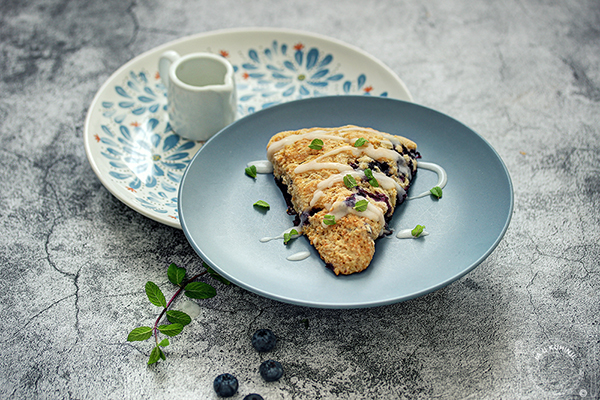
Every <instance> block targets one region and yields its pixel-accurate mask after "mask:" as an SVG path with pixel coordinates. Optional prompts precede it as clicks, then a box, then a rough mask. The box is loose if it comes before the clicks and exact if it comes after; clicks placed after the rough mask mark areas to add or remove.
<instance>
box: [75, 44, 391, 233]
mask: <svg viewBox="0 0 600 400" xmlns="http://www.w3.org/2000/svg"><path fill="white" fill-rule="evenodd" d="M302 39H306V38H301V40H299V41H297V42H293V43H291V42H285V41H280V40H272V41H271V42H266V43H260V44H257V45H256V46H252V47H250V48H246V49H236V48H220V49H212V48H207V49H198V50H197V51H209V52H213V53H217V54H220V55H221V56H223V57H225V58H226V59H228V60H229V61H230V62H231V63H232V65H233V68H234V71H235V79H236V86H237V93H238V117H243V116H245V115H248V114H251V113H253V112H255V111H258V110H261V109H264V108H267V107H271V106H273V105H276V104H280V103H283V102H287V101H291V100H297V99H302V98H307V97H316V96H325V95H336V94H352V95H358V94H361V95H367V96H368V95H373V94H375V93H377V95H378V96H384V97H385V96H387V95H388V93H387V91H385V90H379V91H377V92H376V91H375V90H376V88H375V87H374V86H373V85H371V84H369V83H368V71H356V70H354V71H353V72H352V74H353V75H350V73H349V72H347V69H344V66H342V65H341V63H340V62H338V60H336V56H335V54H332V53H331V52H327V51H324V50H322V49H320V48H319V47H318V46H316V45H309V46H305V44H304V43H303V42H302ZM144 67H146V68H137V69H136V68H131V69H129V70H126V71H124V72H123V73H121V76H122V78H120V79H119V80H116V79H114V78H113V80H112V81H110V84H109V85H108V87H107V88H106V89H105V90H104V92H102V94H101V95H100V97H99V98H98V99H97V101H96V103H95V104H97V106H96V107H97V108H96V109H95V110H92V111H93V112H96V113H97V112H99V113H100V116H99V123H96V125H97V126H94V127H93V128H94V129H93V132H89V134H90V135H91V139H86V140H88V143H86V145H87V146H97V147H98V148H94V149H93V150H89V151H93V152H96V153H99V154H100V158H101V160H96V161H97V162H98V163H102V164H103V166H102V169H107V171H103V173H102V175H104V176H102V177H101V179H103V183H104V184H105V186H107V184H108V185H110V186H113V188H112V189H111V191H112V192H113V193H115V191H117V190H120V191H121V192H120V195H117V197H119V198H120V199H121V200H123V197H125V196H128V197H129V198H128V199H127V200H130V201H125V200H124V201H125V202H126V203H127V204H128V205H129V206H131V207H132V208H134V209H137V210H138V211H140V212H142V213H143V214H145V215H146V216H149V217H150V218H153V219H155V220H157V221H160V222H163V223H166V224H168V225H171V226H174V227H180V225H179V221H178V218H179V216H178V207H177V195H178V191H179V183H180V181H181V178H182V176H183V172H184V170H185V168H186V167H187V166H188V164H189V163H190V161H191V160H192V157H193V156H194V155H195V154H196V152H197V151H198V150H199V149H200V147H202V144H203V143H202V142H193V141H189V140H186V139H182V138H180V137H179V136H178V135H177V134H176V133H175V132H174V131H173V130H172V129H171V126H170V125H169V122H168V116H167V112H166V108H167V99H166V88H165V86H164V85H163V83H162V81H161V79H160V76H159V74H158V72H157V70H158V68H157V66H154V65H144ZM149 69H151V70H149ZM98 168H100V167H98ZM97 174H99V173H98V172H97ZM99 175H100V174H99ZM107 180H110V182H107ZM115 186H116V187H118V189H115V188H114V187H115ZM107 187H108V186H107ZM123 193H125V194H123Z"/></svg>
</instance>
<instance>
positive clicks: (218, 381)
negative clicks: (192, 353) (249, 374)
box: [213, 374, 238, 397]
mask: <svg viewBox="0 0 600 400" xmlns="http://www.w3.org/2000/svg"><path fill="white" fill-rule="evenodd" d="M213 387H214V388H215V392H217V395H218V396H221V397H231V396H233V395H234V394H235V393H236V392H237V390H238V380H237V378H236V377H235V376H233V375H231V374H221V375H219V376H217V377H216V378H215V381H214V382H213Z"/></svg>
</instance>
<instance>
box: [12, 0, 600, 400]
mask: <svg viewBox="0 0 600 400" xmlns="http://www.w3.org/2000/svg"><path fill="white" fill-rule="evenodd" d="M0 15H1V17H0V183H1V190H0V199H1V200H0V215H1V223H0V248H1V250H0V257H1V258H0V260H1V269H0V288H1V291H0V304H1V306H0V307H1V313H2V314H1V315H2V322H1V324H0V342H1V343H2V345H1V347H0V348H1V353H0V354H1V356H0V397H1V398H28V399H30V398H49V399H87V398H103V399H120V398H127V399H129V398H132V399H140V398H148V399H150V398H153V399H167V398H175V397H176V396H177V397H178V398H181V399H188V398H190V399H191V398H194V399H211V398H216V395H215V394H214V392H213V390H212V380H213V379H214V377H215V376H216V375H217V374H219V373H222V372H231V373H233V374H235V375H236V376H237V377H238V378H239V380H240V391H239V394H238V395H237V396H236V397H235V398H236V399H242V398H243V396H244V395H246V394H248V393H250V392H258V393H261V394H262V395H263V396H264V397H265V399H360V398H364V399H383V398H385V399H392V398H393V399H428V398H435V399H500V398H502V399H521V398H522V399H544V398H547V399H590V398H596V399H597V398H599V396H600V395H599V390H600V367H599V362H598V358H599V355H600V346H599V343H598V341H599V327H598V324H599V317H598V314H599V292H600V277H599V271H600V265H599V258H600V245H599V239H600V212H599V207H600V199H599V195H600V68H599V65H600V3H599V2H598V1H597V0H572V1H536V0H508V1H502V2H500V1H497V2H493V1H470V0H434V1H427V2H422V1H416V0H404V1H373V2H367V1H358V0H357V1H333V0H319V1H317V0H311V1H297V2H286V1H263V0H257V1H252V2H242V1H233V0H226V1H213V0H210V1H209V0H203V1H194V2H191V1H183V0H181V1H177V0H174V1H171V0H170V1H157V0H153V1H115V0H104V1H96V2H92V1H87V2H84V1H81V2H80V1H68V0H62V1H61V0H47V1H42V0H38V1H19V0H2V1H0ZM251 26H270V27H285V28H295V29H301V30H305V31H311V32H316V33H320V34H324V35H327V36H330V37H333V38H336V39H339V40H342V41H344V42H347V43H351V44H354V45H356V46H358V47H360V48H362V49H364V50H366V51H368V52H369V53H371V54H372V55H374V56H375V57H377V58H379V59H380V60H382V61H383V62H384V63H385V64H387V65H388V66H389V67H390V68H391V69H392V70H394V71H395V72H396V73H397V74H398V75H399V76H400V77H401V78H402V79H403V80H404V82H406V84H407V86H408V87H409V89H410V91H411V93H412V94H413V96H414V98H415V102H417V103H420V104H423V105H425V106H427V107H431V108H434V109H436V110H439V111H441V112H444V113H447V114H449V115H451V116H453V117H454V118H456V119H458V120H460V121H461V122H463V123H465V124H466V125H468V126H469V127H471V128H472V129H474V130H475V131H476V132H478V133H480V134H481V135H482V136H483V137H485V138H486V139H487V140H488V141H489V142H490V143H491V144H492V145H493V146H494V147H495V149H496V150H497V151H498V153H499V154H500V155H501V157H502V158H503V160H504V161H505V163H506V165H507V167H508V169H509V171H510V173H511V176H512V179H513V184H514V190H515V211H514V216H513V219H512V222H511V225H510V227H509V229H508V232H507V233H506V236H505V237H504V239H503V241H502V242H501V243H500V245H499V247H498V248H497V249H496V250H495V251H494V252H493V253H492V255H491V256H490V257H489V258H488V259H487V260H486V261H485V262H483V263H482V264H481V265H480V266H479V267H478V268H477V269H475V270H474V271H473V272H471V273H470V274H468V275H467V276H466V277H464V278H463V279H461V280H459V281H457V282H455V283H453V284H451V285H449V286H448V287H446V288H444V289H442V290H439V291H437V292H434V293H432V294H429V295H427V296H424V297H422V298H419V299H415V300H412V301H408V302H405V303H401V304H396V305H392V306H387V307H381V308H375V309H365V310H346V311H336V310H320V309H310V308H302V307H296V306H291V305H286V304H281V303H278V302H275V301H271V300H267V299H264V298H261V297H259V296H257V295H254V294H252V293H249V292H247V291H245V290H243V289H240V288H238V287H233V286H230V287H225V286H217V289H218V291H219V293H218V295H217V296H216V297H215V298H213V299H210V300H206V301H199V304H201V307H202V312H201V314H200V316H199V317H198V318H197V319H195V320H194V321H193V322H192V324H191V325H190V326H189V327H188V328H186V330H185V331H184V333H182V334H181V335H180V336H178V337H176V338H174V339H173V340H172V344H171V346H170V347H168V348H167V353H168V358H167V361H166V362H161V363H159V364H158V365H155V366H152V367H147V366H146V360H147V357H148V355H149V352H150V350H151V343H150V342H149V341H148V342H136V343H133V344H132V343H128V342H126V340H125V338H126V336H127V333H128V332H129V331H130V330H131V329H132V328H134V327H136V326H138V325H141V324H150V323H152V321H153V319H154V318H155V314H156V312H157V308H156V307H154V306H152V305H150V304H149V303H148V301H147V300H146V298H145V294H144V291H143V287H144V284H145V282H146V281H147V280H152V281H154V282H157V283H158V284H159V285H160V286H161V287H163V288H165V292H169V293H171V290H170V284H168V282H167V281H166V276H165V270H166V267H167V266H168V264H169V263H171V262H175V263H177V264H179V265H181V266H185V267H186V268H188V270H190V271H200V270H201V267H200V264H199V259H198V257H197V256H196V255H195V253H194V252H193V250H192V249H191V247H190V246H189V245H188V243H187V241H186V239H185V237H184V234H183V233H182V232H181V231H179V230H177V229H173V228H169V227H166V226H164V225H161V224H159V223H157V222H154V221H152V220H150V219H148V218H145V217H143V216H141V215H139V214H138V213H136V212H135V211H133V210H131V209H130V208H128V207H127V206H126V205H124V204H122V203H121V202H120V201H119V200H117V199H116V198H115V197H113V196H112V195H111V194H110V193H109V192H108V191H107V190H106V189H105V188H104V187H103V186H102V185H101V183H100V181H99V180H98V179H97V178H96V176H95V175H94V173H93V171H92V169H91V168H90V166H89V163H88V161H87V159H86V155H85V152H84V148H83V124H84V118H85V115H86V112H87V109H88V107H89V105H90V102H91V100H92V98H93V96H94V94H95V93H96V91H97V90H98V89H99V88H100V86H101V85H102V83H104V82H105V81H106V80H107V79H108V78H109V77H110V75H111V74H112V73H113V72H114V71H115V70H116V69H117V68H118V67H120V66H121V65H122V64H124V63H125V62H127V61H129V60H130V59H132V58H134V57H135V56H137V55H139V54H141V53H142V52H144V51H146V50H149V49H152V48H153V47H155V46H157V45H160V44H163V43H166V42H168V41H171V40H173V39H177V38H180V37H184V36H186V35H190V34H195V33H200V32H206V31H211V30H215V29H222V28H230V27H231V28H233V27H251ZM207 281H208V279H207ZM167 289H168V290H167ZM259 327H270V328H272V329H273V330H275V331H276V332H277V334H278V335H279V338H280V342H279V344H278V347H277V349H276V351H275V352H274V353H272V354H271V355H269V356H270V357H273V358H276V359H277V360H279V361H281V362H282V363H283V365H284V367H285V371H286V373H285V376H284V378H282V379H281V380H280V381H279V382H276V383H265V382H264V381H263V380H262V379H261V378H260V376H259V375H258V373H257V368H258V365H259V364H260V362H261V360H264V359H265V358H266V357H267V356H266V355H260V354H258V353H256V352H255V351H254V350H253V349H252V348H251V345H250V342H249V336H250V335H251V333H252V332H253V331H254V330H255V329H256V328H259Z"/></svg>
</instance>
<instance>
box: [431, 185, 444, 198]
mask: <svg viewBox="0 0 600 400" xmlns="http://www.w3.org/2000/svg"><path fill="white" fill-rule="evenodd" d="M429 192H430V193H431V194H432V195H433V196H435V197H437V198H438V199H441V198H442V188H441V187H439V186H436V187H434V188H431V189H430V190H429Z"/></svg>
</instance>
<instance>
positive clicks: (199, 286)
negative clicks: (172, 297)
mask: <svg viewBox="0 0 600 400" xmlns="http://www.w3.org/2000/svg"><path fill="white" fill-rule="evenodd" d="M216 294H217V291H216V290H215V288H213V287H212V286H210V285H209V284H206V283H204V282H190V283H188V284H187V285H186V286H185V295H186V296H187V297H189V298H192V299H209V298H211V297H214V296H215V295H216Z"/></svg>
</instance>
